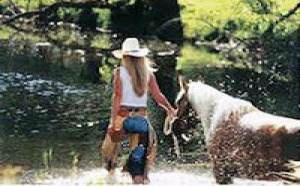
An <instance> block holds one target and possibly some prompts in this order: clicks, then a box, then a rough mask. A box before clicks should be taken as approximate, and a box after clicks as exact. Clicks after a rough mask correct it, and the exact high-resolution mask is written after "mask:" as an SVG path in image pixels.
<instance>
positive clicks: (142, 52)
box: [112, 48, 149, 59]
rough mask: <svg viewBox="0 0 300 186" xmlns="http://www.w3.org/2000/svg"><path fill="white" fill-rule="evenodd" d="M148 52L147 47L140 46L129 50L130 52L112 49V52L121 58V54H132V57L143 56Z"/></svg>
mask: <svg viewBox="0 0 300 186" xmlns="http://www.w3.org/2000/svg"><path fill="white" fill-rule="evenodd" d="M148 53H149V49H148V48H142V49H140V50H137V51H130V52H123V51H122V50H114V51H112V54H113V55H114V56H115V57H116V58H119V59H121V58H122V57H123V55H128V56H134V57H145V56H147V55H148Z"/></svg>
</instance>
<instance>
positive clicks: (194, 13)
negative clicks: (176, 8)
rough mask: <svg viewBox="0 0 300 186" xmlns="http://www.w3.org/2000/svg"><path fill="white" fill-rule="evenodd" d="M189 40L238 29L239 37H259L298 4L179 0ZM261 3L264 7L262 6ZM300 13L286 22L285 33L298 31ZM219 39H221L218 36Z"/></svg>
mask: <svg viewBox="0 0 300 186" xmlns="http://www.w3.org/2000/svg"><path fill="white" fill-rule="evenodd" d="M178 2H179V4H180V6H181V18H182V22H183V25H184V34H185V36H186V37H189V38H190V37H193V38H196V39H199V40H204V39H205V37H208V36H209V35H213V34H217V33H216V32H219V33H220V32H223V31H224V30H225V31H226V30H228V29H229V30H231V29H234V31H235V34H236V35H237V36H238V37H257V36H259V35H260V34H262V33H263V32H264V31H265V29H266V28H267V27H268V26H269V25H270V24H271V23H272V22H274V21H275V20H277V19H278V18H279V15H281V14H285V13H287V11H289V10H290V9H291V8H293V7H294V6H295V5H296V4H297V3H298V1H297V0H286V1H275V0H218V1H217V0H215V1H209V0H203V1H190V0H179V1H178ZM258 2H261V4H258ZM299 15H300V14H299V12H298V13H297V14H296V15H293V16H291V17H290V18H289V19H288V20H286V21H285V22H284V28H282V29H283V30H281V29H278V28H277V29H278V30H277V31H279V32H280V31H283V32H284V34H288V33H292V32H293V31H295V30H296V29H297V28H298V24H296V22H298V23H299V21H300V16H299ZM215 37H217V36H215Z"/></svg>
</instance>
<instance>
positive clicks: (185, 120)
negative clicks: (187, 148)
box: [164, 76, 199, 141]
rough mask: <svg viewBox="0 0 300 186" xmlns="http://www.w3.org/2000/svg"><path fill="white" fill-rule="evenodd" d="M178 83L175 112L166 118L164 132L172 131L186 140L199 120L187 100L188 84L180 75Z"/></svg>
mask: <svg viewBox="0 0 300 186" xmlns="http://www.w3.org/2000/svg"><path fill="white" fill-rule="evenodd" d="M179 84H180V91H179V93H178V95H177V98H176V100H175V107H176V114H175V116H174V117H172V118H171V117H170V116H168V117H167V118H166V120H165V126H164V133H165V134H166V135H168V134H170V133H172V132H173V133H174V134H175V135H176V136H177V137H180V138H182V139H183V140H184V141H188V140H189V139H190V137H191V136H192V133H193V132H192V129H195V128H196V126H197V124H198V122H199V120H198V119H197V117H196V113H195V111H194V110H193V108H192V106H191V104H190V102H189V100H188V91H189V85H188V83H187V82H186V81H185V79H184V78H183V77H182V76H180V77H179Z"/></svg>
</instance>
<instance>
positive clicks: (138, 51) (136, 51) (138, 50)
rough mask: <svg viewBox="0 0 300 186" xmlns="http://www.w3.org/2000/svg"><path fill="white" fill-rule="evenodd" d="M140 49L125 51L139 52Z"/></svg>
mask: <svg viewBox="0 0 300 186" xmlns="http://www.w3.org/2000/svg"><path fill="white" fill-rule="evenodd" d="M139 51H140V50H127V51H124V52H139Z"/></svg>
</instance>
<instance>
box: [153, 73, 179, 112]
mask: <svg viewBox="0 0 300 186" xmlns="http://www.w3.org/2000/svg"><path fill="white" fill-rule="evenodd" d="M149 90H150V93H151V95H152V97H153V98H154V100H155V101H156V102H157V103H158V104H159V105H160V106H161V107H163V108H164V109H165V110H166V111H167V112H168V114H174V109H173V107H172V105H171V104H170V103H169V101H168V100H167V98H166V97H165V96H164V95H163V94H162V92H161V91H160V88H159V86H158V84H157V81H156V78H155V76H154V74H153V73H151V74H150V81H149Z"/></svg>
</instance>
